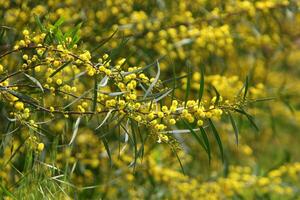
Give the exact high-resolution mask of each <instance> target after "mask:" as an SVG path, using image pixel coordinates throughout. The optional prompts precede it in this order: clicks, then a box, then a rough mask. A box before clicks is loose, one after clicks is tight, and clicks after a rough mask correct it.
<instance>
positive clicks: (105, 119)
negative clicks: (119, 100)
mask: <svg viewBox="0 0 300 200" xmlns="http://www.w3.org/2000/svg"><path fill="white" fill-rule="evenodd" d="M112 111H114V110H113V109H111V110H109V111H108V112H107V114H106V116H105V118H104V119H103V121H102V122H101V124H100V125H99V126H97V128H95V130H97V129H99V128H100V127H101V126H103V124H104V123H105V122H106V121H107V119H108V118H109V116H110V114H111V113H112Z"/></svg>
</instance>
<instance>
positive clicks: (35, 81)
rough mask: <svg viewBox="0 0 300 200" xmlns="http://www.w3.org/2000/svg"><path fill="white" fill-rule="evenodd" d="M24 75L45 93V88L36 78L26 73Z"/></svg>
mask: <svg viewBox="0 0 300 200" xmlns="http://www.w3.org/2000/svg"><path fill="white" fill-rule="evenodd" d="M24 75H25V76H26V77H27V78H29V79H30V80H31V81H32V82H33V83H35V84H36V85H37V86H38V87H39V88H40V89H41V91H42V92H43V93H44V88H43V86H42V84H41V83H40V82H39V81H38V80H37V79H36V78H34V77H32V76H30V75H28V74H25V73H24Z"/></svg>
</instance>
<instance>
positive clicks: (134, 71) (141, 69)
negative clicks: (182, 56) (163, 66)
mask: <svg viewBox="0 0 300 200" xmlns="http://www.w3.org/2000/svg"><path fill="white" fill-rule="evenodd" d="M162 58H164V56H162V57H160V58H158V59H157V60H156V61H155V62H153V63H150V64H149V65H146V66H145V67H142V68H139V69H136V70H133V71H131V72H121V75H122V76H127V75H129V74H134V73H137V72H140V71H145V70H146V69H148V68H149V67H152V66H154V65H155V63H157V62H158V61H159V60H161V59H162Z"/></svg>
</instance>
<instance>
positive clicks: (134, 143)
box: [130, 119, 138, 169]
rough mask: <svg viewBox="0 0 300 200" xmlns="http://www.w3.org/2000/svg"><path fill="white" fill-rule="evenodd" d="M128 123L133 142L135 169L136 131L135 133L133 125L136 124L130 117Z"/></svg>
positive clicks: (134, 163) (134, 164)
mask: <svg viewBox="0 0 300 200" xmlns="http://www.w3.org/2000/svg"><path fill="white" fill-rule="evenodd" d="M130 125H131V131H132V142H133V146H134V162H133V169H135V166H136V161H137V158H138V154H137V138H136V133H135V127H137V124H136V123H134V121H133V120H131V119H130Z"/></svg>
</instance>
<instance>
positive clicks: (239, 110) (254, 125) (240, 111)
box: [234, 108, 259, 132]
mask: <svg viewBox="0 0 300 200" xmlns="http://www.w3.org/2000/svg"><path fill="white" fill-rule="evenodd" d="M234 110H235V111H236V112H238V113H241V114H243V115H245V116H246V117H247V119H248V121H249V122H250V123H251V125H252V126H253V128H254V129H255V130H256V131H257V132H259V128H258V126H257V125H256V123H255V121H254V118H253V116H251V115H250V114H248V113H247V112H246V111H245V110H243V109H242V108H240V109H238V108H235V109H234Z"/></svg>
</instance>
